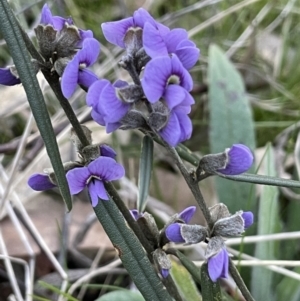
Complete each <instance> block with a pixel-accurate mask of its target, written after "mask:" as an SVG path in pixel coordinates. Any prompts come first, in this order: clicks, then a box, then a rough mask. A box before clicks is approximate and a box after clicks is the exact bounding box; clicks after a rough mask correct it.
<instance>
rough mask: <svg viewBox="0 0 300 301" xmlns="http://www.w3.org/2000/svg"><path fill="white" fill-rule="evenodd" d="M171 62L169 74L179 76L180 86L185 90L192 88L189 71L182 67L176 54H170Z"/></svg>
mask: <svg viewBox="0 0 300 301" xmlns="http://www.w3.org/2000/svg"><path fill="white" fill-rule="evenodd" d="M150 62H151V61H150ZM171 64H172V71H171V74H176V75H177V76H179V78H180V86H182V87H183V88H185V89H186V90H187V91H191V90H192V88H193V79H192V77H191V75H190V73H189V72H188V71H187V70H186V69H185V68H184V67H183V65H182V63H181V62H180V60H179V58H178V57H177V56H176V55H172V57H171Z"/></svg>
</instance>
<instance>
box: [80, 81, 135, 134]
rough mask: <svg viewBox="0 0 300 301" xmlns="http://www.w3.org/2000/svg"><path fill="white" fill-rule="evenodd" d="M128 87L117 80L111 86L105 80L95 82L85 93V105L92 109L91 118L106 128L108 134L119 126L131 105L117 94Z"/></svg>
mask: <svg viewBox="0 0 300 301" xmlns="http://www.w3.org/2000/svg"><path fill="white" fill-rule="evenodd" d="M126 86H128V84H127V83H126V82H124V81H121V80H118V81H117V82H115V83H114V84H113V85H112V84H111V83H110V82H109V81H108V80H106V79H103V80H98V81H96V82H95V83H94V84H93V85H92V86H91V87H90V89H89V91H88V93H87V99H86V101H87V105H88V106H91V107H92V109H93V110H92V118H93V119H94V120H95V121H96V122H98V123H99V124H100V125H105V126H106V131H107V133H110V132H112V131H114V130H116V129H117V128H119V127H120V126H121V123H120V120H121V119H122V118H123V117H124V116H125V115H126V113H127V112H128V111H129V109H130V107H131V105H130V103H126V102H125V101H124V100H123V99H122V98H121V96H120V95H119V94H118V91H119V89H121V88H123V87H126Z"/></svg>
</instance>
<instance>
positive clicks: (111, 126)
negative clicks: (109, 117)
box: [106, 122, 122, 134]
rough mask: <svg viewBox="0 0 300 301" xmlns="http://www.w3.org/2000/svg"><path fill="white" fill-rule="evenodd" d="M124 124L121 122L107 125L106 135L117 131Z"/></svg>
mask: <svg viewBox="0 0 300 301" xmlns="http://www.w3.org/2000/svg"><path fill="white" fill-rule="evenodd" d="M121 125H122V124H121V123H120V122H114V123H107V124H106V133H107V134H109V133H111V132H114V131H116V130H117V129H118V128H119V127H120V126H121Z"/></svg>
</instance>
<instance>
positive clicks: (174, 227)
mask: <svg viewBox="0 0 300 301" xmlns="http://www.w3.org/2000/svg"><path fill="white" fill-rule="evenodd" d="M181 225H182V224H179V223H174V224H171V225H169V226H168V227H167V228H166V231H165V234H166V236H167V238H168V240H169V241H172V242H175V243H184V242H185V239H184V238H183V237H182V235H181Z"/></svg>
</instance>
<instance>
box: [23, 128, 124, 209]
mask: <svg viewBox="0 0 300 301" xmlns="http://www.w3.org/2000/svg"><path fill="white" fill-rule="evenodd" d="M82 127H83V128H84V129H85V132H88V129H87V128H86V127H84V126H82ZM73 138H74V137H73ZM73 142H74V144H75V146H76V147H77V151H78V153H79V158H80V162H67V163H65V164H64V168H65V171H66V177H67V181H68V184H69V188H70V192H71V194H72V195H73V194H77V193H79V192H81V191H82V190H83V189H84V188H85V187H87V189H88V192H89V194H90V197H91V202H92V206H93V207H95V206H97V204H98V199H99V198H100V199H101V200H109V197H108V195H107V193H106V190H105V187H104V182H105V181H114V180H118V179H120V178H121V177H123V176H124V174H125V170H124V167H123V166H122V165H120V164H118V163H117V162H116V161H115V160H114V159H115V157H116V152H115V151H114V150H113V149H112V148H111V147H110V146H108V145H105V144H103V145H89V146H86V147H83V148H81V147H80V146H78V141H77V139H73ZM28 185H29V186H30V187H31V188H32V189H34V190H37V191H43V190H48V189H52V188H54V187H56V186H57V183H56V178H55V174H54V172H53V170H52V169H46V170H45V171H44V174H40V173H36V174H33V175H32V176H31V177H30V178H29V179H28Z"/></svg>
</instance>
